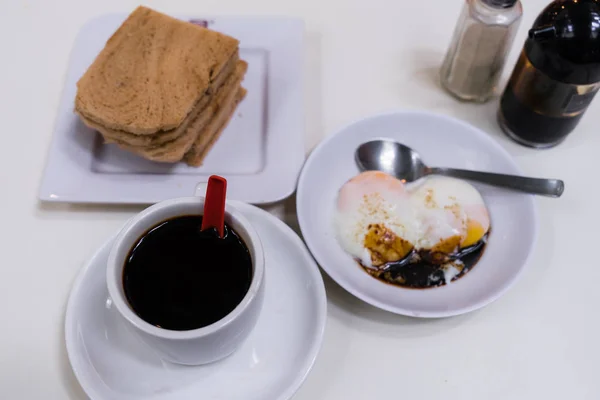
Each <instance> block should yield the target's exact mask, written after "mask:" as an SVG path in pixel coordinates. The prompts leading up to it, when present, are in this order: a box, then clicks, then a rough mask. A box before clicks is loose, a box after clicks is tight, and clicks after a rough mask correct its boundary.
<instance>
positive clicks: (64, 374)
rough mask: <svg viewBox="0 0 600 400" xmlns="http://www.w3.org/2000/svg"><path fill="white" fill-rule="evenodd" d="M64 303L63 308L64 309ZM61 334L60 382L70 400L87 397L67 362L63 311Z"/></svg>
mask: <svg viewBox="0 0 600 400" xmlns="http://www.w3.org/2000/svg"><path fill="white" fill-rule="evenodd" d="M66 308H67V307H66V305H65V307H64V309H66ZM61 326H62V329H61V334H60V336H59V337H60V343H59V347H60V361H59V363H60V377H61V381H62V384H63V385H64V387H65V389H66V391H67V393H68V395H69V399H71V400H76V399H77V400H79V399H87V398H88V397H87V395H86V394H85V392H84V391H83V389H82V387H81V385H79V382H78V381H77V378H76V377H75V374H74V373H73V370H72V369H71V364H70V363H69V357H68V355H67V346H66V344H65V324H64V313H63V323H62V324H61Z"/></svg>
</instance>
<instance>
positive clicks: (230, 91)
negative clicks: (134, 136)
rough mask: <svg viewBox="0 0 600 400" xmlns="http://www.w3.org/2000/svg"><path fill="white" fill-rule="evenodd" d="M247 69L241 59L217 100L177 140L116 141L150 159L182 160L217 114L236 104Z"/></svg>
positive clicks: (162, 160)
mask: <svg viewBox="0 0 600 400" xmlns="http://www.w3.org/2000/svg"><path fill="white" fill-rule="evenodd" d="M245 71H246V63H244V62H241V61H240V62H239V65H238V68H237V69H236V72H235V73H234V74H232V76H231V77H230V78H229V79H228V80H227V82H226V83H225V85H223V86H222V87H221V89H219V91H218V92H217V93H216V98H215V100H214V101H213V102H211V103H210V104H209V105H208V106H207V107H206V109H205V110H204V111H203V112H202V113H201V114H200V115H199V116H198V117H197V118H196V120H194V121H193V122H192V123H191V124H190V126H189V127H188V128H187V129H186V131H185V133H184V134H183V135H181V136H179V137H177V138H176V139H175V140H173V141H171V142H168V143H164V144H161V145H159V146H156V147H138V146H130V145H128V144H126V143H122V142H116V143H117V144H118V145H119V147H121V148H122V149H124V150H128V151H131V152H133V153H136V154H138V155H140V156H142V157H144V158H147V159H149V160H153V161H160V162H177V161H181V159H182V158H183V156H184V154H185V153H187V152H188V151H189V149H190V148H191V147H192V145H193V144H194V143H195V142H196V140H197V138H198V136H199V135H200V134H201V133H202V132H203V131H204V129H205V127H206V126H207V125H208V124H209V123H210V121H211V120H212V119H213V118H214V117H215V116H217V115H220V113H221V109H223V108H229V107H231V104H234V99H235V96H236V93H237V92H238V88H239V86H240V83H241V81H242V79H243V76H244V72H245Z"/></svg>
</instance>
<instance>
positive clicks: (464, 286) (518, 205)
mask: <svg viewBox="0 0 600 400" xmlns="http://www.w3.org/2000/svg"><path fill="white" fill-rule="evenodd" d="M377 138H389V139H394V140H397V141H399V142H402V143H404V144H406V145H408V146H410V147H412V148H413V149H415V150H417V151H418V152H419V153H420V154H421V156H422V157H423V159H424V161H425V162H426V163H427V164H429V165H431V166H440V167H456V168H466V169H476V170H481V171H491V172H500V173H509V174H517V175H520V174H521V171H520V169H519V168H518V167H517V165H516V164H515V162H514V161H513V160H512V158H511V156H510V155H509V154H508V153H507V152H506V151H505V150H504V149H503V148H502V147H501V146H500V145H499V144H497V143H496V142H495V141H494V140H493V139H491V138H490V137H489V136H488V135H487V134H486V133H485V132H482V131H480V130H478V129H476V128H474V127H472V126H470V125H468V124H466V123H464V122H461V121H458V120H456V119H453V118H449V117H445V116H441V115H436V114H431V113H426V112H396V113H391V114H383V115H377V116H373V117H370V118H365V119H362V120H360V121H357V122H355V123H352V124H350V125H348V126H346V127H345V128H343V129H341V130H340V131H339V132H337V133H336V134H334V135H332V136H330V137H328V138H327V139H326V140H325V141H323V142H322V143H321V144H320V145H319V146H318V147H317V148H316V149H315V150H314V151H313V152H312V154H311V155H310V157H309V158H308V160H307V162H306V164H305V165H304V169H303V170H302V172H301V174H300V180H299V183H298V191H297V209H298V219H299V223H300V228H301V229H302V234H303V236H304V240H305V241H306V243H307V245H308V247H309V249H310V251H311V252H312V254H313V256H314V257H315V258H316V260H317V262H318V263H319V264H320V265H321V267H322V268H323V269H324V270H325V271H326V272H327V273H328V274H329V275H330V276H331V277H332V278H333V279H334V280H335V281H336V282H337V283H338V284H340V285H341V286H342V287H344V288H345V289H346V290H347V291H349V292H350V293H352V294H353V295H355V296H356V297H358V298H360V299H362V300H364V301H366V302H367V303H370V304H372V305H374V306H376V307H379V308H382V309H384V310H388V311H391V312H395V313H398V314H403V315H410V316H415V317H444V316H451V315H458V314H462V313H465V312H469V311H472V310H475V309H477V308H480V307H483V306H485V305H487V304H489V303H490V302H492V301H493V300H495V299H497V298H498V297H499V296H500V295H502V294H503V293H504V292H505V291H506V290H507V289H508V288H509V287H510V286H511V284H512V283H513V282H514V281H515V279H516V278H517V276H518V275H519V273H520V272H521V271H522V270H523V268H524V266H525V264H526V263H527V259H528V257H529V255H530V253H531V251H532V249H533V247H534V243H535V239H536V236H537V212H536V209H535V206H534V201H533V198H532V196H529V195H524V194H520V193H516V192H511V191H507V190H502V189H497V188H493V187H488V186H485V185H477V184H475V186H476V187H477V188H478V189H479V190H480V192H481V194H482V196H483V198H484V200H485V202H486V204H487V206H488V208H489V211H490V216H491V234H490V238H489V242H488V245H487V247H486V249H485V251H484V253H483V256H482V258H481V259H480V261H479V262H478V263H477V265H475V267H474V268H473V269H472V270H471V271H469V273H467V274H466V275H465V276H463V277H462V278H460V279H458V280H457V281H454V282H452V283H451V284H450V285H444V286H442V287H437V288H430V289H421V290H419V289H406V288H399V287H395V286H392V285H388V284H386V283H382V282H380V281H378V280H376V279H374V278H373V277H371V276H370V275H368V274H367V273H366V272H364V271H363V270H362V268H360V266H359V265H358V264H357V263H356V262H355V261H354V260H353V259H352V258H351V257H350V256H349V255H348V254H346V253H345V252H344V251H343V250H342V248H341V247H340V246H339V245H338V243H337V240H336V238H335V235H334V231H333V222H332V218H333V211H334V206H335V199H336V196H337V192H338V190H339V188H340V187H341V186H342V185H343V184H344V182H346V181H347V180H348V179H350V178H352V177H353V176H355V175H357V174H358V173H359V170H358V167H357V166H356V164H355V161H354V151H355V149H356V148H357V147H358V146H359V145H360V144H361V143H364V142H366V141H369V140H372V139H377Z"/></svg>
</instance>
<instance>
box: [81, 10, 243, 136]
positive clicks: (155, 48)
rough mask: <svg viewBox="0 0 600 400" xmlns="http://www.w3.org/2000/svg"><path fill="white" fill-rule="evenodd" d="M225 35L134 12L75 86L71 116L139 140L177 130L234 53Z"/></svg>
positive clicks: (158, 15)
mask: <svg viewBox="0 0 600 400" xmlns="http://www.w3.org/2000/svg"><path fill="white" fill-rule="evenodd" d="M238 44H239V42H238V41H237V40H236V39H234V38H232V37H230V36H227V35H224V34H221V33H218V32H215V31H211V30H209V29H206V28H203V27H200V26H197V25H194V24H191V23H189V22H184V21H180V20H177V19H175V18H172V17H169V16H167V15H164V14H161V13H159V12H156V11H153V10H151V9H149V8H146V7H141V6H140V7H138V8H137V9H136V10H135V11H133V13H131V14H130V15H129V17H128V18H127V19H126V20H125V22H124V23H123V24H122V25H121V26H120V27H119V29H117V31H116V32H115V33H114V34H113V35H112V36H111V38H110V39H109V40H108V41H107V42H106V45H105V47H104V49H103V50H102V51H101V52H100V54H99V55H98V56H97V57H96V59H95V61H94V62H93V63H92V65H91V66H90V67H89V68H88V70H87V71H86V72H85V74H84V75H83V77H81V79H80V80H79V82H78V83H77V96H76V99H75V109H76V111H77V113H79V114H80V115H83V116H84V117H86V118H87V119H89V120H91V121H94V122H96V123H98V124H100V125H102V126H104V127H106V128H109V129H117V130H123V131H127V132H131V133H135V134H139V135H149V134H154V133H156V132H158V131H161V130H170V129H174V128H176V127H178V126H179V125H181V123H182V122H183V120H184V119H185V118H186V116H187V115H188V114H189V113H190V112H191V111H192V109H193V108H194V105H195V104H196V103H197V101H198V99H199V98H200V97H201V96H202V95H203V94H204V92H205V91H206V90H207V89H208V87H209V85H210V81H211V78H212V77H213V76H216V75H218V73H219V72H220V71H221V69H222V68H223V67H224V66H225V64H226V63H227V60H229V59H230V58H231V56H232V55H233V54H234V53H235V52H236V51H237V48H238Z"/></svg>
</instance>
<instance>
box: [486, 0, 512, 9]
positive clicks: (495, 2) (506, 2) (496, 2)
mask: <svg viewBox="0 0 600 400" xmlns="http://www.w3.org/2000/svg"><path fill="white" fill-rule="evenodd" d="M483 2H484V3H485V4H487V5H488V6H491V7H496V8H510V7H512V6H514V5H515V3H516V2H517V0H483Z"/></svg>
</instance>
